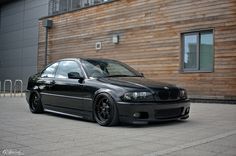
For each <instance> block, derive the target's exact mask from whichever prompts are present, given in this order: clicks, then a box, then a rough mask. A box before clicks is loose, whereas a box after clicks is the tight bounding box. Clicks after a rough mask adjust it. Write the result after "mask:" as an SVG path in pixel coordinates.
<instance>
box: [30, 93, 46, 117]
mask: <svg viewBox="0 0 236 156" xmlns="http://www.w3.org/2000/svg"><path fill="white" fill-rule="evenodd" d="M29 107H30V111H31V112H32V113H42V112H43V106H42V103H41V98H40V95H39V93H36V92H34V93H32V95H31V97H30V104H29Z"/></svg>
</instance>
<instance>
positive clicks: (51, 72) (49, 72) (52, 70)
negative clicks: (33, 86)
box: [41, 63, 58, 78]
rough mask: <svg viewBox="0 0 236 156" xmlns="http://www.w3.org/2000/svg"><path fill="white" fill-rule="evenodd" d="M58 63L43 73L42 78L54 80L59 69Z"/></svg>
mask: <svg viewBox="0 0 236 156" xmlns="http://www.w3.org/2000/svg"><path fill="white" fill-rule="evenodd" d="M57 66H58V63H54V64H52V65H50V66H49V67H47V68H46V69H45V70H44V71H43V72H42V75H41V77H45V78H53V77H54V75H55V72H56V69H57Z"/></svg>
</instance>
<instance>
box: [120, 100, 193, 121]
mask: <svg viewBox="0 0 236 156" xmlns="http://www.w3.org/2000/svg"><path fill="white" fill-rule="evenodd" d="M117 107H118V111H119V119H120V121H121V122H128V123H134V124H136V123H137V124H139V123H148V122H153V121H170V120H178V119H187V118H188V117H189V112H190V102H189V100H186V101H181V102H166V103H126V102H118V103H117Z"/></svg>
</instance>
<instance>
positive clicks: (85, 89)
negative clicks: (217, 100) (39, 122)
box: [26, 58, 190, 126]
mask: <svg viewBox="0 0 236 156" xmlns="http://www.w3.org/2000/svg"><path fill="white" fill-rule="evenodd" d="M26 99H27V101H28V103H29V108H30V111H31V112H32V113H42V112H44V111H47V112H53V113H59V114H64V115H70V116H74V117H79V118H83V119H87V120H95V121H96V122H97V123H98V124H100V125H102V126H112V125H116V124H118V123H119V122H129V123H148V122H151V121H166V120H178V119H187V118H188V117H189V111H190V103H189V100H188V98H187V93H186V90H184V89H182V88H178V87H176V86H174V85H170V84H166V83H160V82H155V81H152V80H148V79H146V78H144V76H143V74H140V73H139V72H137V71H136V70H134V69H133V68H131V67H129V66H128V65H126V64H124V63H121V62H119V61H115V60H109V59H88V58H72V59H62V60H59V61H56V62H54V63H52V64H50V65H48V66H47V67H46V68H45V69H44V70H42V71H41V72H40V73H37V74H35V75H33V76H31V77H30V78H29V80H28V86H27V92H26Z"/></svg>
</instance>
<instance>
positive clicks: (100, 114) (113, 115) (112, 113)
mask: <svg viewBox="0 0 236 156" xmlns="http://www.w3.org/2000/svg"><path fill="white" fill-rule="evenodd" d="M93 113H94V118H95V120H96V122H97V123H98V124H99V125H101V126H114V125H117V124H118V122H119V119H118V111H117V107H116V105H115V102H114V100H113V99H112V98H111V97H110V95H108V94H106V93H102V94H100V95H98V96H97V97H96V99H95V101H94V111H93Z"/></svg>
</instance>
